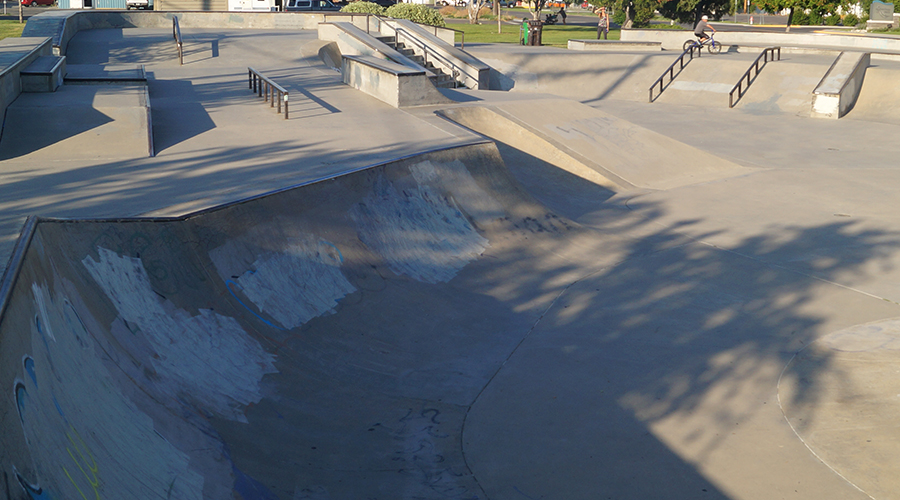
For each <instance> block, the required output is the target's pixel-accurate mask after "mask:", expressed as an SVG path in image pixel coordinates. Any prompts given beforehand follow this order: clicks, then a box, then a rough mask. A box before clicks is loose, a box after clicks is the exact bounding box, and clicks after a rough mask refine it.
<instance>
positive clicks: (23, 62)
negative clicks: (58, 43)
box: [0, 37, 52, 116]
mask: <svg viewBox="0 0 900 500" xmlns="http://www.w3.org/2000/svg"><path fill="white" fill-rule="evenodd" d="M51 53H52V45H51V40H50V38H47V37H40V38H34V37H22V38H5V39H3V40H0V116H2V115H3V113H4V112H5V111H6V108H7V107H8V106H9V105H10V104H11V103H12V102H13V101H14V100H16V98H17V97H19V94H21V93H22V77H21V73H22V70H24V69H25V68H27V67H28V66H30V65H31V63H33V62H34V61H36V60H37V59H38V58H39V57H41V56H49V55H50V54H51Z"/></svg>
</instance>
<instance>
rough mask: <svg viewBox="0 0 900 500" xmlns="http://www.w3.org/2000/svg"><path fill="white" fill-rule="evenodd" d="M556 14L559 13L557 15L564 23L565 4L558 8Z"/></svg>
mask: <svg viewBox="0 0 900 500" xmlns="http://www.w3.org/2000/svg"><path fill="white" fill-rule="evenodd" d="M558 14H559V17H561V18H562V22H563V24H566V6H565V5H563V6H562V7H560V8H559V12H558Z"/></svg>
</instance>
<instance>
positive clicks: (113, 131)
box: [0, 85, 153, 162]
mask: <svg viewBox="0 0 900 500" xmlns="http://www.w3.org/2000/svg"><path fill="white" fill-rule="evenodd" d="M149 113H150V110H149V102H148V96H147V89H146V87H121V86H115V87H109V86H105V87H85V86H72V85H63V86H61V87H59V88H58V89H57V90H56V92H52V93H39V94H22V95H20V96H19V98H18V99H16V100H15V102H13V104H12V105H10V106H9V108H8V109H7V110H6V120H7V121H6V126H5V127H4V129H3V136H2V138H0V160H12V159H16V158H21V159H22V160H25V161H34V162H54V161H65V162H70V161H79V160H91V161H109V160H123V159H138V158H146V157H148V156H151V155H152V152H153V144H152V136H151V125H150V116H149Z"/></svg>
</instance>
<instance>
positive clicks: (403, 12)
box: [342, 2, 446, 28]
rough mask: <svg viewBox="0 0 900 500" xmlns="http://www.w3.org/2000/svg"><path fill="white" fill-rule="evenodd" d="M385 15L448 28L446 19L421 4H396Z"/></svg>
mask: <svg viewBox="0 0 900 500" xmlns="http://www.w3.org/2000/svg"><path fill="white" fill-rule="evenodd" d="M356 3H359V2H356ZM351 5H353V4H351ZM342 10H343V9H342ZM385 15H387V16H388V17H393V18H397V19H409V20H410V21H413V22H416V23H419V24H427V25H429V26H437V27H439V28H443V27H444V26H446V25H445V24H444V18H443V17H441V15H440V13H438V12H437V11H436V10H432V9H430V8H428V7H426V6H425V5H421V4H414V3H395V4H394V5H391V6H390V7H388V9H387V11H385Z"/></svg>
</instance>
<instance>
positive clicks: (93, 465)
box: [0, 143, 584, 499]
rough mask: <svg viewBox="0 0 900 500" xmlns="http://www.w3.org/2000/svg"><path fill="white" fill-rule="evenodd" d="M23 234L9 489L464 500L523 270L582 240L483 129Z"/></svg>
mask: <svg viewBox="0 0 900 500" xmlns="http://www.w3.org/2000/svg"><path fill="white" fill-rule="evenodd" d="M31 226H32V230H31V231H30V237H28V238H26V239H23V240H21V241H20V246H19V247H18V248H17V256H16V258H15V261H14V263H13V266H14V270H16V271H17V272H16V273H15V275H8V276H7V281H5V284H4V290H5V293H7V294H8V296H7V299H8V300H7V301H6V302H5V304H4V305H5V309H4V310H5V314H4V316H3V318H2V323H0V344H2V345H3V350H2V352H0V357H2V363H0V366H2V368H0V370H2V374H0V377H2V380H3V384H4V385H5V386H6V387H7V388H8V389H9V390H6V391H3V397H2V401H0V407H2V408H3V411H2V412H0V420H2V428H3V429H7V430H10V429H16V431H15V432H4V433H3V435H2V438H0V450H2V451H0V466H2V470H3V471H4V476H3V477H4V481H5V491H6V492H7V497H6V498H15V499H24V498H80V497H82V496H83V495H84V496H87V497H89V498H94V497H95V496H96V497H101V498H140V499H150V498H182V499H184V498H196V499H199V498H244V499H264V498H265V499H271V498H282V499H299V498H317V499H321V498H376V497H377V498H401V497H402V498H436V497H438V496H440V497H441V498H444V497H448V498H484V493H483V491H481V489H480V486H479V484H478V483H477V481H475V479H474V477H473V474H472V472H471V471H470V470H469V469H468V467H467V465H466V463H465V459H464V457H463V454H462V450H461V437H460V436H461V433H462V427H463V420H464V417H465V415H466V408H467V407H468V406H469V405H471V403H472V402H473V401H474V400H475V398H476V397H477V396H478V394H479V393H480V391H481V390H482V389H483V387H484V386H485V385H486V384H487V383H488V382H489V380H490V379H491V377H492V376H493V374H494V373H495V372H496V371H497V370H498V369H499V367H500V366H501V365H502V363H503V362H504V360H505V359H506V358H507V357H508V356H509V354H510V352H511V351H512V350H514V348H515V346H516V345H517V344H518V343H520V342H521V341H522V337H523V335H524V334H526V333H527V331H528V328H529V325H530V324H531V323H533V322H534V321H535V320H536V319H537V318H538V317H539V315H540V311H541V310H542V309H544V308H546V307H547V306H548V305H549V304H550V302H551V301H552V299H553V297H554V296H555V294H558V293H559V291H560V290H561V287H562V286H564V285H563V282H558V283H555V284H554V283H547V284H545V286H541V287H523V288H521V289H518V286H519V285H523V286H524V285H526V283H524V282H523V281H522V279H523V277H524V276H525V275H528V280H531V279H534V278H535V277H537V276H538V275H542V276H544V277H549V276H552V275H555V274H557V273H558V272H560V271H564V270H565V269H567V268H569V267H570V266H571V261H570V260H569V259H568V258H567V257H565V255H566V254H568V253H572V252H574V253H575V255H577V254H579V253H584V249H583V248H580V245H579V244H577V242H576V241H575V240H571V241H570V242H569V243H570V244H571V246H570V245H567V246H570V249H569V250H566V249H565V248H558V244H559V242H558V241H556V240H557V238H559V237H566V238H571V237H572V236H573V235H574V234H577V233H578V232H579V231H578V229H577V227H575V226H573V225H572V224H570V223H567V222H566V221H565V220H563V219H560V218H558V217H557V216H555V215H554V214H552V213H550V212H548V211H547V210H546V209H543V208H542V207H540V206H538V205H536V204H535V203H533V202H532V201H531V199H530V198H529V197H528V196H527V195H525V194H524V193H523V192H521V191H520V190H519V188H518V187H517V184H516V183H515V182H514V181H513V180H512V179H511V178H510V177H509V176H508V174H507V173H506V171H505V169H504V168H502V160H501V159H500V157H499V154H498V153H497V150H496V148H495V147H494V146H493V145H492V144H487V143H486V144H479V145H474V146H469V147H465V148H457V149H454V150H449V151H443V152H434V153H431V154H425V155H420V156H418V157H416V158H414V159H409V160H403V161H398V162H395V163H392V164H388V165H384V166H379V167H373V168H369V169H365V170H363V171H358V172H355V173H351V174H348V175H344V176H341V177H338V178H334V179H330V180H327V181H322V182H318V183H314V184H312V185H308V186H304V187H302V188H297V189H292V190H287V191H284V192H281V193H277V194H273V195H270V196H266V197H263V198H259V199H254V200H249V201H247V202H245V203H239V204H236V205H233V206H229V207H226V208H222V209H219V210H214V211H209V212H205V213H202V214H198V215H194V216H190V217H186V218H178V219H144V220H141V219H136V220H97V221H53V220H36V219H31ZM551 250H552V251H553V252H555V255H556V256H555V257H554V256H551V258H550V260H547V259H546V257H547V252H548V251H551ZM504 262H505V263H506V264H503V263H504ZM539 263H540V264H539ZM507 265H511V266H509V267H508V266H507ZM541 266H549V267H546V269H545V270H544V271H537V270H538V269H539V268H540V267H541ZM504 268H506V269H504ZM525 269H530V270H531V272H532V273H533V274H530V275H529V273H523V272H522V271H523V270H525ZM517 276H518V277H517ZM510 287H513V288H510ZM266 450H268V451H266ZM10 474H12V475H10ZM0 491H2V490H0ZM10 491H13V492H15V495H11V494H10V493H9V492H10ZM20 492H21V493H20Z"/></svg>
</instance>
